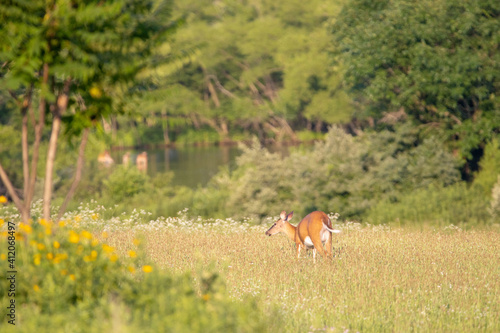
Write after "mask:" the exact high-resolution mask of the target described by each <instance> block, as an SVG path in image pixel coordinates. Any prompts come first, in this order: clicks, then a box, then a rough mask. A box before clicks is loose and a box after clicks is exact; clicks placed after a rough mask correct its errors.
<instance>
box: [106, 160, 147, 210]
mask: <svg viewBox="0 0 500 333" xmlns="http://www.w3.org/2000/svg"><path fill="white" fill-rule="evenodd" d="M148 182H149V176H148V175H147V174H146V173H144V172H141V171H139V170H138V169H137V168H131V167H128V166H122V165H120V166H118V167H117V168H116V169H115V170H114V171H113V173H111V175H110V176H109V178H108V179H106V180H104V182H103V183H104V185H105V188H106V192H107V195H108V196H110V197H112V198H113V199H114V200H115V201H116V202H120V201H122V200H123V199H125V198H128V197H131V196H133V195H136V194H139V193H142V192H145V191H146V189H147V184H148Z"/></svg>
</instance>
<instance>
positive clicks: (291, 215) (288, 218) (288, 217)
mask: <svg viewBox="0 0 500 333" xmlns="http://www.w3.org/2000/svg"><path fill="white" fill-rule="evenodd" d="M292 217H293V212H291V213H290V214H288V216H287V217H286V220H287V221H290V220H291V219H292Z"/></svg>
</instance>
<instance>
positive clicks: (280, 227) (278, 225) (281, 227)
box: [266, 211, 293, 236]
mask: <svg viewBox="0 0 500 333" xmlns="http://www.w3.org/2000/svg"><path fill="white" fill-rule="evenodd" d="M292 216H293V212H291V213H290V214H288V215H286V212H285V211H282V212H281V214H280V219H279V220H278V221H276V222H275V223H274V224H273V225H272V227H271V228H269V230H267V231H266V235H267V236H272V235H274V234H277V233H279V232H284V231H285V226H286V224H287V223H288V221H290V220H291V219H292Z"/></svg>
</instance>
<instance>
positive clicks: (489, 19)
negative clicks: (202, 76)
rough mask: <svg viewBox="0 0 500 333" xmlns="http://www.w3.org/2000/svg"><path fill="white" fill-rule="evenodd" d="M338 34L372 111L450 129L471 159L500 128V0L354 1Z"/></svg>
mask: <svg viewBox="0 0 500 333" xmlns="http://www.w3.org/2000/svg"><path fill="white" fill-rule="evenodd" d="M333 36H334V40H335V43H336V44H338V46H339V55H340V56H341V60H342V61H343V63H344V64H345V68H346V80H347V82H348V83H349V86H350V88H351V90H352V92H353V93H354V94H355V96H356V98H357V99H358V100H359V101H362V102H363V104H364V105H365V106H367V111H368V114H369V115H370V116H375V117H376V118H378V119H381V118H383V117H384V115H387V113H391V112H400V113H401V112H403V113H405V114H407V115H410V116H411V117H412V119H413V120H414V121H416V122H417V123H420V124H426V125H429V126H434V127H436V126H437V127H440V128H442V129H445V130H449V133H450V135H451V136H453V137H455V138H458V139H459V140H460V141H461V142H463V143H462V144H460V146H461V148H462V153H463V154H464V155H465V156H466V157H470V151H471V150H473V149H477V148H478V146H479V145H480V144H482V143H484V142H485V140H487V139H488V138H489V136H490V135H491V133H492V132H494V131H498V130H499V129H500V117H499V108H500V95H499V91H500V83H499V82H500V52H498V51H499V40H500V39H499V38H500V4H499V2H498V1H493V0H480V1H476V0H466V1H461V0H460V1H459V0H438V1H430V0H425V1H403V0H398V1H387V0H377V1H365V0H353V1H351V2H349V3H348V4H347V5H346V6H345V8H344V9H343V11H342V12H341V14H340V15H339V17H338V20H337V22H336V23H335V24H334V25H333Z"/></svg>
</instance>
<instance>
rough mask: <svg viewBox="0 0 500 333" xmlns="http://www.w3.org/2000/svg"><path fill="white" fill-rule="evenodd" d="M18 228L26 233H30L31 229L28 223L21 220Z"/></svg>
mask: <svg viewBox="0 0 500 333" xmlns="http://www.w3.org/2000/svg"><path fill="white" fill-rule="evenodd" d="M19 230H21V231H24V232H25V233H27V234H31V232H32V231H33V229H32V228H31V226H30V225H29V224H24V223H22V222H21V223H19Z"/></svg>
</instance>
